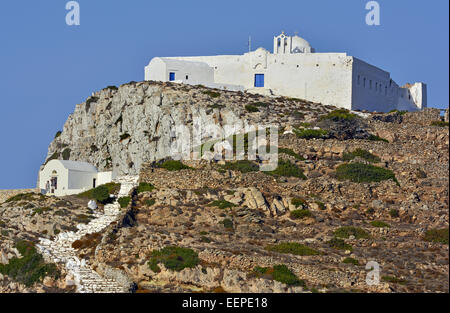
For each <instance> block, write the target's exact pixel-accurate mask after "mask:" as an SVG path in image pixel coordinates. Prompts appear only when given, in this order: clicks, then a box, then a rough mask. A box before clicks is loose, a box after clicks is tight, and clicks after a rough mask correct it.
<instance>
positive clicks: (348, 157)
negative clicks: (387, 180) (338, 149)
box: [342, 149, 381, 163]
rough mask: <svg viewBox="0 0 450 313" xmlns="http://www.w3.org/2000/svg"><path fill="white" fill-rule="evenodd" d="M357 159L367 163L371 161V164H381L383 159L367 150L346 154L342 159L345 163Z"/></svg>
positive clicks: (357, 150)
mask: <svg viewBox="0 0 450 313" xmlns="http://www.w3.org/2000/svg"><path fill="white" fill-rule="evenodd" d="M356 157H360V158H362V159H364V160H366V161H369V162H371V163H379V162H381V159H380V158H379V157H377V156H376V155H373V154H372V153H370V152H369V151H367V150H363V149H356V150H355V151H353V152H348V153H344V155H343V157H342V159H343V160H344V161H350V160H353V159H354V158H356Z"/></svg>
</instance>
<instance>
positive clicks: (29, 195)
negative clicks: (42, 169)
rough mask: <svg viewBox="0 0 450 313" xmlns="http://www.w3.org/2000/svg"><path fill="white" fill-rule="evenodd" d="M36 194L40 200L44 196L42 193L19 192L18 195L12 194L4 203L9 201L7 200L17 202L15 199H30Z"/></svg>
mask: <svg viewBox="0 0 450 313" xmlns="http://www.w3.org/2000/svg"><path fill="white" fill-rule="evenodd" d="M36 196H38V197H39V198H40V200H42V199H43V198H45V196H44V195H41V194H36V193H32V192H30V193H20V194H18V195H15V196H12V197H10V198H8V199H7V200H6V201H5V203H9V202H17V201H31V200H34V199H35V197H36Z"/></svg>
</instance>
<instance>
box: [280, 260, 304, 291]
mask: <svg viewBox="0 0 450 313" xmlns="http://www.w3.org/2000/svg"><path fill="white" fill-rule="evenodd" d="M272 277H273V280H276V281H279V282H280V283H283V284H286V285H290V286H303V287H306V284H305V282H304V281H303V280H300V279H298V277H297V276H296V275H295V274H294V273H292V272H291V270H290V269H289V268H288V267H287V266H286V265H284V264H280V265H275V266H274V267H273V271H272Z"/></svg>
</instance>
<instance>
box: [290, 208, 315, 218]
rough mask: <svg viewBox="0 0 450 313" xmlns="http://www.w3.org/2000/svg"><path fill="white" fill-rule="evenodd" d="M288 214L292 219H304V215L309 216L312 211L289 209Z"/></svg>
mask: <svg viewBox="0 0 450 313" xmlns="http://www.w3.org/2000/svg"><path fill="white" fill-rule="evenodd" d="M290 216H291V218H292V219H304V218H306V217H311V216H312V213H311V212H310V211H309V210H305V209H301V210H294V211H291V215H290Z"/></svg>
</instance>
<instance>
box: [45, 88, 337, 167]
mask: <svg viewBox="0 0 450 313" xmlns="http://www.w3.org/2000/svg"><path fill="white" fill-rule="evenodd" d="M330 109H332V107H327V106H323V105H320V104H314V103H310V102H305V101H301V100H298V99H288V98H269V97H264V96H259V95H252V94H244V93H241V92H227V91H220V90H214V89H208V88H204V87H202V86H188V85H179V84H171V83H156V82H140V83H134V82H133V83H129V84H125V85H122V86H120V87H119V88H117V87H109V88H105V89H103V90H101V91H99V92H96V93H94V94H92V96H91V97H89V98H88V99H87V100H86V102H83V103H81V104H77V105H76V107H75V111H74V112H73V114H71V115H70V116H69V118H68V119H67V121H66V123H65V125H64V129H63V131H62V132H58V133H57V135H56V137H55V139H54V140H53V142H52V143H51V144H50V147H49V149H48V155H47V160H49V159H53V158H64V159H70V160H75V161H86V162H90V163H92V164H94V165H95V166H97V167H98V168H99V170H110V169H113V170H114V171H115V173H117V175H124V174H138V173H139V170H140V168H141V165H142V164H143V163H144V162H146V161H152V160H157V159H162V158H164V157H167V156H168V155H169V154H170V151H169V147H170V145H171V143H172V142H173V140H174V126H175V125H192V122H193V118H194V117H195V116H198V117H200V118H201V121H202V123H203V124H205V125H206V124H210V125H211V124H212V125H214V124H216V125H224V124H225V125H236V124H243V123H244V120H247V122H248V123H267V124H268V123H276V124H281V123H290V122H291V123H295V121H297V120H301V121H308V120H311V119H313V118H314V117H316V116H317V115H318V114H323V113H324V112H327V111H329V110H330Z"/></svg>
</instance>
